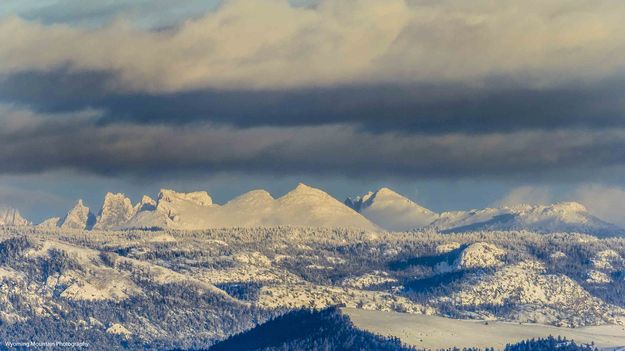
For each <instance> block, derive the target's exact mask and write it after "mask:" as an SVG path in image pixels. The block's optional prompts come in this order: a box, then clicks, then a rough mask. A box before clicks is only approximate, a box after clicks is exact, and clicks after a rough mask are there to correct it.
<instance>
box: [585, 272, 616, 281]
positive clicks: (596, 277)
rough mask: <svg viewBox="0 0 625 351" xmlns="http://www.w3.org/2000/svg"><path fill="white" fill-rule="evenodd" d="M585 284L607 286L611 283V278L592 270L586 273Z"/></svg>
mask: <svg viewBox="0 0 625 351" xmlns="http://www.w3.org/2000/svg"><path fill="white" fill-rule="evenodd" d="M586 282H587V283H590V284H608V283H611V282H612V278H610V276H609V275H607V274H605V273H603V272H600V271H595V270H592V271H589V272H588V278H587V279H586Z"/></svg>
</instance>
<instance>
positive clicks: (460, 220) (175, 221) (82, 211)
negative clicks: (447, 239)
mask: <svg viewBox="0 0 625 351" xmlns="http://www.w3.org/2000/svg"><path fill="white" fill-rule="evenodd" d="M0 224H1V225H16V226H22V225H29V222H28V221H27V220H25V219H24V218H22V217H21V216H20V214H19V212H18V211H17V210H14V209H9V208H5V209H3V210H0ZM281 225H288V226H305V227H327V228H338V227H343V228H351V229H362V230H388V231H410V230H415V229H431V230H437V231H440V232H468V231H480V230H504V231H505V230H530V231H535V232H543V233H548V232H579V233H586V234H593V235H597V236H614V235H623V234H624V233H625V230H623V229H622V228H619V227H618V226H616V225H614V224H611V223H608V222H606V221H603V220H601V219H599V218H597V217H595V216H593V215H591V214H590V213H589V212H588V210H587V209H586V208H585V207H584V206H583V205H581V204H579V203H576V202H561V203H556V204H552V205H518V206H511V207H501V208H485V209H473V210H468V211H453V212H442V213H436V212H434V211H431V210H429V209H427V208H425V207H423V206H421V205H419V204H418V203H416V202H414V201H412V200H410V199H408V198H406V197H405V196H403V195H401V194H398V193H397V192H395V191H393V190H391V189H388V188H381V189H379V190H377V191H375V192H369V193H367V194H365V195H362V196H358V197H355V198H348V199H346V200H345V202H344V203H341V202H340V201H338V200H337V199H335V198H334V197H332V196H331V195H329V194H328V193H326V192H324V191H322V190H320V189H316V188H313V187H310V186H308V185H305V184H299V185H298V186H297V187H296V188H294V189H293V190H291V191H290V192H289V193H287V194H286V195H284V196H282V197H279V198H273V197H272V195H271V194H270V193H268V192H267V191H265V190H253V191H250V192H247V193H245V194H242V195H240V196H238V197H236V198H234V199H232V200H230V201H228V202H227V203H225V204H223V205H220V204H216V203H214V202H213V200H212V198H211V196H210V195H209V194H208V193H207V192H205V191H199V192H192V193H179V192H176V191H174V190H168V189H162V190H161V191H160V192H159V194H158V198H157V199H156V200H154V199H152V198H150V197H149V196H144V197H143V198H142V199H141V201H140V202H138V203H137V204H134V205H133V203H132V201H131V200H130V199H129V198H128V197H126V196H125V195H124V194H113V193H108V194H107V195H106V196H105V198H104V201H103V204H102V207H101V209H100V210H99V211H98V212H97V215H96V214H94V213H93V212H92V211H91V210H90V209H89V208H87V207H86V206H85V205H84V204H83V202H82V201H81V200H79V201H77V203H76V205H75V206H74V208H72V209H71V210H70V211H69V212H68V213H67V214H66V215H65V216H64V217H62V218H60V217H53V218H50V219H47V220H45V221H44V222H42V223H40V224H39V225H38V226H40V227H47V228H53V227H58V228H63V229H87V230H90V229H95V230H121V229H145V228H150V229H155V228H159V229H182V230H200V229H209V228H227V227H271V226H281Z"/></svg>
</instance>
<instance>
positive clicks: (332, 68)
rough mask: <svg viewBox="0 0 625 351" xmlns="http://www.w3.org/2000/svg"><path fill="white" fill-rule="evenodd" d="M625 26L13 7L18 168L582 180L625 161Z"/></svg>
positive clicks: (240, 2) (550, 17)
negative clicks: (89, 15)
mask: <svg viewBox="0 0 625 351" xmlns="http://www.w3.org/2000/svg"><path fill="white" fill-rule="evenodd" d="M624 32H625V2H623V1H621V0H603V1H593V2H589V1H585V0H572V1H567V2H563V1H555V0H554V1H550V0H548V1H544V0H541V1H538V0H536V1H534V0H530V1H524V2H519V1H515V0H501V1H496V2H493V1H489V0H478V1H473V2H471V3H470V4H469V3H467V2H460V1H428V0H423V1H422V0H415V1H402V0H390V1H378V0H353V1H351V0H350V1H331V0H324V1H320V2H319V3H318V4H317V5H316V6H313V7H292V6H289V4H288V2H287V1H281V0H263V1H254V2H252V1H244V0H233V1H225V2H224V4H223V5H222V6H220V7H219V8H218V9H216V10H215V11H214V12H210V13H206V14H205V15H203V16H201V17H199V18H194V19H189V20H188V21H185V22H183V23H181V24H180V25H178V26H176V27H175V28H167V29H161V30H147V29H145V28H142V27H141V26H137V25H136V24H135V23H129V22H128V21H127V20H123V19H121V20H117V21H113V22H112V23H110V24H107V25H104V26H101V27H97V28H87V27H81V26H72V25H66V24H55V25H50V24H42V23H39V22H34V21H28V20H24V19H22V18H18V17H9V18H3V19H0V42H1V43H2V45H0V103H4V105H2V106H1V107H0V123H2V128H1V129H0V173H13V174H16V173H32V172H43V171H48V170H55V169H76V170H80V171H85V172H90V173H97V174H134V175H141V176H156V175H162V174H165V173H168V172H174V171H176V172H180V173H192V174H201V173H203V172H222V171H235V172H249V173H254V172H263V173H271V174H298V173H307V174H326V173H329V174H347V175H359V176H360V175H365V176H395V175H399V176H404V177H452V178H458V177H498V176H501V177H523V176H526V175H531V176H543V175H550V174H557V175H559V176H561V177H564V176H568V177H580V178H581V177H584V176H585V175H588V174H589V170H592V171H593V172H595V171H600V170H606V169H609V168H611V167H621V166H623V161H624V156H623V155H625V153H624V152H623V151H625V150H624V149H625V99H624V98H623V96H622V93H621V92H622V91H624V90H625V80H624V79H623V78H624V77H625V74H624V68H625V60H623V57H625V36H623V34H622V33H624ZM17 106H19V107H17ZM77 111H78V112H77Z"/></svg>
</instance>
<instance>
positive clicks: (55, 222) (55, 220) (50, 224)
mask: <svg viewBox="0 0 625 351" xmlns="http://www.w3.org/2000/svg"><path fill="white" fill-rule="evenodd" d="M59 223H61V217H51V218H48V219H46V220H44V221H43V222H41V223H39V224H37V227H39V228H47V229H50V228H56V227H58V226H59Z"/></svg>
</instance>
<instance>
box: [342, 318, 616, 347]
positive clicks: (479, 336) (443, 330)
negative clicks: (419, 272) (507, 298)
mask: <svg viewBox="0 0 625 351" xmlns="http://www.w3.org/2000/svg"><path fill="white" fill-rule="evenodd" d="M343 312H344V313H346V314H347V315H348V316H349V318H350V319H351V320H352V322H353V323H354V324H355V326H356V327H357V328H360V329H364V330H368V331H370V332H373V333H376V334H380V335H385V336H395V337H398V338H400V339H401V341H402V342H404V343H407V344H409V345H412V346H414V347H416V348H418V349H432V350H435V349H448V348H453V347H458V348H465V347H467V348H469V347H478V348H482V349H484V348H487V347H494V348H495V349H498V350H501V349H503V348H504V346H505V345H506V344H508V343H515V342H519V341H522V340H527V339H532V338H543V337H547V336H549V335H553V336H555V335H561V336H563V337H566V338H568V339H573V340H575V342H577V343H591V342H594V343H595V344H596V345H597V346H598V347H601V348H608V347H623V346H625V327H623V326H619V325H602V326H593V327H583V328H562V327H554V326H548V325H542V324H525V323H524V324H520V323H507V322H500V321H479V320H474V321H467V320H457V319H451V318H444V317H438V316H428V315H418V314H407V313H397V312H383V311H369V310H363V309H353V308H344V309H343Z"/></svg>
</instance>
